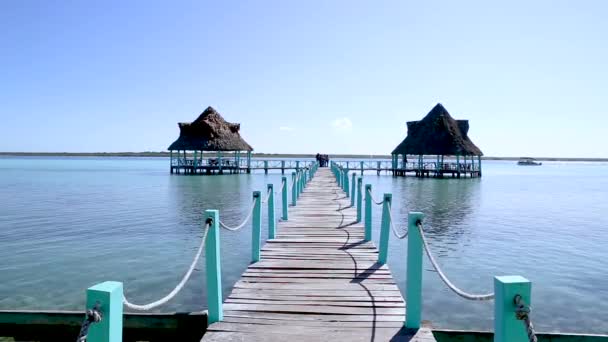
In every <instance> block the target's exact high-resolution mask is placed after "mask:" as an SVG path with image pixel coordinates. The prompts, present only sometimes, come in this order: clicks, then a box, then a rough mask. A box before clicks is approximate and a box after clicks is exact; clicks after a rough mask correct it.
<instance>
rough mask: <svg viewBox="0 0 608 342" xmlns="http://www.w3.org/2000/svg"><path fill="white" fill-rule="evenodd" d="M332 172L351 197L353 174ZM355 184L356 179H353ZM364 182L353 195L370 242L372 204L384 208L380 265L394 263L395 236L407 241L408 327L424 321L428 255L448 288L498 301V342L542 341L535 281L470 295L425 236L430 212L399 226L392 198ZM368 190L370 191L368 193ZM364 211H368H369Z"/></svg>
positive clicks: (511, 279)
mask: <svg viewBox="0 0 608 342" xmlns="http://www.w3.org/2000/svg"><path fill="white" fill-rule="evenodd" d="M331 169H332V172H333V173H334V175H335V177H336V182H337V183H338V184H339V185H340V187H342V189H343V190H344V191H345V192H346V193H347V194H348V193H349V186H350V183H353V181H349V170H348V169H346V168H343V167H341V166H340V165H339V164H338V163H335V162H332V163H331ZM353 180H354V177H353ZM362 183H363V178H362V177H361V176H359V177H357V191H356V193H355V192H353V197H354V196H355V194H356V196H357V200H352V202H351V203H355V202H356V203H357V220H358V221H360V220H361V218H362V211H364V213H365V220H364V222H365V240H366V241H370V240H371V239H372V232H373V217H372V213H373V210H372V206H373V205H381V206H382V217H381V220H380V239H379V240H380V245H379V247H378V249H379V251H378V263H379V264H382V265H383V264H386V262H387V259H388V245H389V239H390V235H391V232H392V233H393V235H395V237H396V238H398V239H405V238H407V271H406V272H407V277H406V284H405V287H406V291H405V293H406V300H405V302H406V307H405V310H406V313H405V317H406V321H405V327H406V328H410V329H418V328H420V326H421V321H422V270H423V267H422V266H423V263H422V261H423V260H422V259H423V255H424V254H426V255H427V256H428V258H429V261H430V263H431V265H432V267H433V269H434V270H435V271H436V272H437V274H438V275H439V277H440V279H441V280H442V281H443V282H444V284H445V285H446V286H447V287H448V288H449V289H450V290H452V291H453V292H454V293H455V294H456V295H458V296H460V297H462V298H464V299H468V300H474V301H487V300H494V306H495V310H494V341H495V342H536V333H535V331H534V327H533V325H532V321H531V319H530V303H531V287H532V285H531V282H530V281H529V280H527V279H525V278H523V277H521V276H496V277H494V292H493V293H488V294H481V295H479V294H470V293H467V292H465V291H463V290H461V289H459V288H458V287H456V286H455V285H454V284H453V283H452V282H451V281H450V280H449V278H448V277H447V276H446V275H445V274H444V272H443V271H442V269H441V268H440V266H439V265H438V263H437V261H436V260H435V258H434V256H433V254H432V252H431V250H430V248H429V245H428V243H427V240H426V236H425V233H424V227H423V221H424V214H423V213H420V212H410V213H409V214H408V219H407V224H406V226H405V229H404V228H397V225H398V222H395V221H394V220H393V217H392V210H391V209H392V208H391V205H392V194H390V193H385V194H384V195H383V197H382V200H377V199H375V198H374V196H373V192H372V185H371V184H365V187H363V186H362ZM363 189H365V190H363ZM362 207H363V208H364V210H362V209H363V208H362Z"/></svg>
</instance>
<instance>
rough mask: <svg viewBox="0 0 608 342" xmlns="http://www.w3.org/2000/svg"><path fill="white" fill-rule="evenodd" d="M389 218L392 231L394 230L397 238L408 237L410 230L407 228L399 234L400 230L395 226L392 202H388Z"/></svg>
mask: <svg viewBox="0 0 608 342" xmlns="http://www.w3.org/2000/svg"><path fill="white" fill-rule="evenodd" d="M387 205H388V220H389V221H390V222H391V231H392V232H393V234H394V235H395V237H397V239H400V240H401V239H405V238H406V237H407V233H408V231H407V230H405V231H404V232H403V234H399V232H398V231H397V228H395V224H394V223H393V213H392V212H391V211H392V209H391V204H390V203H388V204H387Z"/></svg>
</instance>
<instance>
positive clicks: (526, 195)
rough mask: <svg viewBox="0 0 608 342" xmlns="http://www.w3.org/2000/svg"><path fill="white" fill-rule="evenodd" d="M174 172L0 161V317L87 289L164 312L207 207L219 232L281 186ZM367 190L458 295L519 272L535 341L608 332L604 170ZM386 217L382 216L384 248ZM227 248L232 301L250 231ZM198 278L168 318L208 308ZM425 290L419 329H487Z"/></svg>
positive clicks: (377, 180) (153, 163)
mask: <svg viewBox="0 0 608 342" xmlns="http://www.w3.org/2000/svg"><path fill="white" fill-rule="evenodd" d="M168 164H169V163H168V160H166V159H162V158H151V159H145V158H133V159H130V158H0V203H1V205H0V309H47V310H53V309H73V310H80V309H82V308H83V306H84V299H85V298H84V291H85V289H86V288H87V287H89V286H91V285H93V284H95V283H97V282H101V281H105V280H118V281H122V282H124V283H125V293H126V296H127V297H128V298H129V299H130V300H131V301H132V302H136V303H147V302H149V301H153V300H156V299H158V298H160V297H161V296H164V295H165V294H166V293H168V292H169V291H171V290H172V288H173V287H174V286H175V285H176V283H177V282H178V281H179V280H180V279H181V277H182V275H183V273H184V272H185V271H186V269H187V267H188V266H189V264H190V262H191V260H192V257H193V255H194V253H195V251H196V248H197V247H198V245H199V242H200V238H201V235H202V231H201V220H202V219H201V218H202V214H203V211H204V210H205V209H219V210H220V215H221V217H222V220H223V221H225V222H226V223H227V224H236V223H238V222H237V221H238V220H239V219H240V218H241V217H243V216H244V215H245V214H246V210H247V208H248V206H249V204H250V202H251V192H252V191H254V190H263V189H265V187H266V186H265V185H266V184H267V183H274V184H275V187H278V186H280V176H281V175H280V174H270V175H264V174H252V175H223V176H214V177H204V176H183V175H170V174H169V172H168V170H169V166H168ZM365 182H366V183H370V184H372V185H373V191H374V194H375V196H376V197H377V198H380V197H381V194H382V193H383V192H388V193H392V194H393V213H394V214H393V217H394V218H395V220H397V217H398V218H399V220H400V222H401V223H400V225H401V226H403V225H404V223H405V222H406V217H407V212H408V211H422V212H423V213H425V215H426V220H425V222H426V223H425V228H426V231H427V232H428V233H427V234H428V237H429V240H430V243H431V248H432V250H433V251H434V253H435V254H436V256H437V258H438V260H439V262H440V263H441V265H442V267H443V268H444V271H445V272H446V273H447V274H448V276H449V277H450V278H451V279H452V280H453V282H454V283H456V284H457V285H458V286H460V287H461V288H463V289H465V290H468V291H470V292H484V293H485V292H491V291H492V289H493V276H494V275H509V274H520V275H523V276H525V277H527V278H529V279H530V280H531V281H532V282H533V299H532V301H533V319H534V322H535V325H536V326H537V328H538V330H541V331H561V332H582V333H608V321H607V320H606V318H607V317H608V261H607V260H606V259H607V258H608V250H607V249H606V246H607V245H608V233H607V232H606V230H607V229H608V164H606V163H544V165H543V166H541V167H518V166H516V165H515V163H514V162H485V163H484V177H483V178H482V179H460V180H452V179H443V180H436V179H415V178H405V179H404V178H393V177H390V176H385V175H382V176H376V175H375V174H371V173H370V175H365ZM279 210H280V203H279V208H277V213H278V212H279ZM380 211H381V208H380V207H376V208H375V211H374V229H375V231H374V237H375V238H376V240H377V237H378V230H379V219H380V215H381V212H380ZM277 216H278V214H277ZM265 219H266V218H265V217H264V220H265ZM263 238H265V236H264V237H263ZM391 239H392V240H391V242H390V253H389V265H390V267H391V270H392V271H393V274H394V276H395V278H396V280H397V281H398V283H399V286H400V288H401V289H402V291H403V290H404V288H405V256H406V253H407V248H406V243H405V240H401V241H398V240H396V239H394V237H392V236H391ZM221 244H222V245H221V248H222V258H223V259H222V268H223V276H224V294H225V295H228V293H229V292H230V289H231V287H232V285H233V284H234V282H236V281H237V280H238V278H239V276H240V274H241V273H242V272H243V271H244V270H245V268H246V267H247V264H248V261H249V257H250V231H249V230H248V229H244V230H241V231H239V232H227V231H222V235H221ZM425 262H426V260H425ZM204 271H205V270H204V262H201V263H199V268H198V269H197V270H196V271H195V273H194V275H193V278H192V280H191V281H190V282H189V283H188V284H187V285H186V287H185V289H184V290H183V291H182V292H181V293H180V294H179V295H178V296H177V297H176V298H175V299H174V300H173V301H171V302H170V303H169V304H167V305H165V306H164V307H162V308H161V309H160V311H195V310H202V309H204V303H205V301H206V298H205V277H204V274H205V272H204ZM423 282H424V285H423V288H424V293H423V300H424V312H423V319H427V320H430V321H432V322H433V324H434V325H435V326H439V327H445V328H454V329H491V328H492V315H493V314H492V313H493V304H492V303H493V302H488V303H479V302H469V301H466V300H464V299H461V298H460V297H457V296H456V295H454V294H453V293H451V292H449V290H447V289H446V287H445V286H444V285H443V284H442V283H441V282H440V280H439V279H438V277H437V275H436V273H434V272H432V271H431V266H430V265H429V264H428V263H427V264H426V265H425V273H424V280H423Z"/></svg>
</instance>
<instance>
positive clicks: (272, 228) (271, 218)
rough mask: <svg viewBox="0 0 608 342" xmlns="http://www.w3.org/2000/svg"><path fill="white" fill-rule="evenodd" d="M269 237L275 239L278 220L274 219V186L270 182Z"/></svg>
mask: <svg viewBox="0 0 608 342" xmlns="http://www.w3.org/2000/svg"><path fill="white" fill-rule="evenodd" d="M268 192H270V195H268V238H269V239H274V238H275V235H276V230H277V226H276V222H275V221H274V186H273V185H272V184H268Z"/></svg>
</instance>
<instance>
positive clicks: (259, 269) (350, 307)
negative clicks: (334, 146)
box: [202, 169, 435, 342]
mask: <svg viewBox="0 0 608 342" xmlns="http://www.w3.org/2000/svg"><path fill="white" fill-rule="evenodd" d="M356 217H357V215H356V209H355V208H354V207H351V206H350V199H348V198H346V194H345V192H344V191H343V190H342V189H341V188H340V187H339V186H338V185H337V184H336V181H335V178H334V177H333V175H332V173H331V171H330V170H329V169H319V170H318V172H317V174H316V175H315V177H314V178H313V179H312V181H311V182H310V183H308V186H307V187H306V188H305V190H304V191H303V192H302V194H301V197H300V199H299V200H298V202H297V205H296V206H295V207H290V209H289V220H288V221H280V222H279V223H278V225H277V236H276V238H275V239H270V240H268V241H267V243H266V245H265V246H264V247H263V248H262V252H261V259H260V261H259V262H256V263H253V264H251V265H250V266H249V268H248V269H247V271H246V272H245V273H244V274H243V275H242V277H241V279H240V280H239V281H238V282H237V283H236V284H235V285H234V288H233V290H232V293H231V294H230V296H229V297H228V298H227V299H226V301H225V302H224V304H223V310H224V317H223V321H221V322H217V323H213V324H211V325H210V326H209V327H208V330H207V333H206V334H205V336H204V337H203V339H202V341H207V342H212V341H302V342H303V341H330V340H331V341H366V342H367V341H434V340H435V339H434V337H433V335H432V333H431V331H430V330H429V329H426V328H422V329H418V330H407V329H405V328H404V322H405V302H404V300H403V297H402V296H401V292H400V291H399V288H398V286H397V285H396V284H395V281H394V280H393V277H392V275H391V272H390V270H389V269H388V267H387V266H386V265H380V264H378V263H377V262H376V261H377V260H378V250H377V249H376V247H375V246H374V244H373V242H371V241H365V238H364V228H363V224H362V223H358V222H356Z"/></svg>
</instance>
